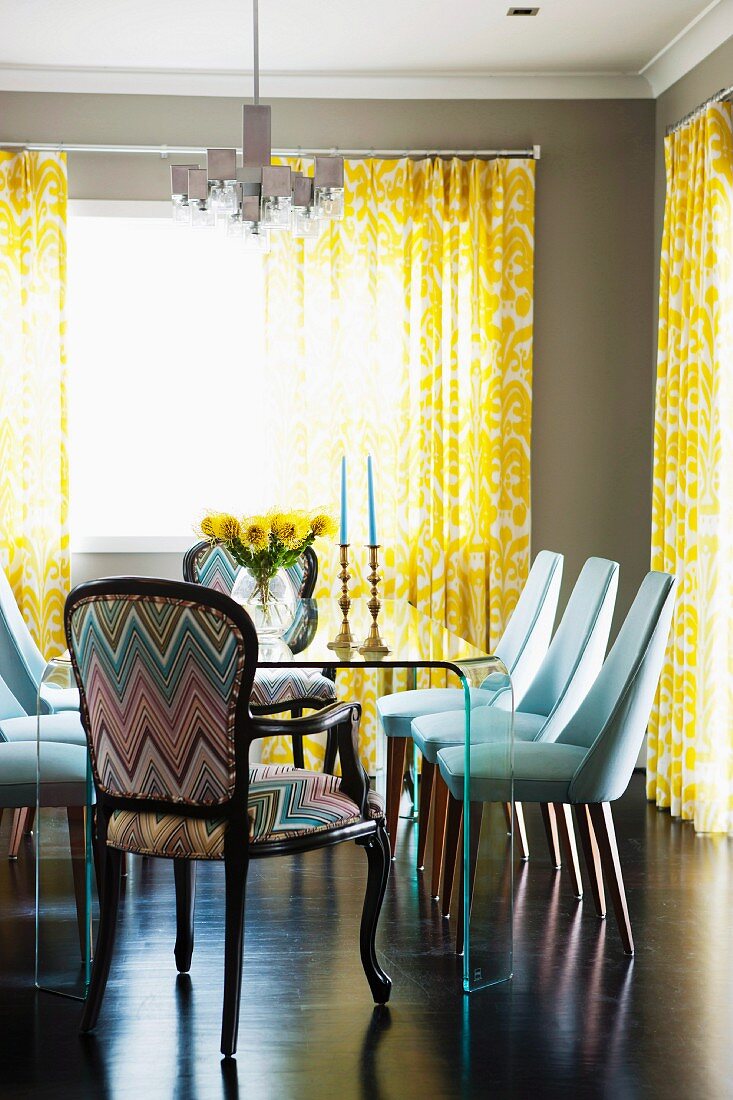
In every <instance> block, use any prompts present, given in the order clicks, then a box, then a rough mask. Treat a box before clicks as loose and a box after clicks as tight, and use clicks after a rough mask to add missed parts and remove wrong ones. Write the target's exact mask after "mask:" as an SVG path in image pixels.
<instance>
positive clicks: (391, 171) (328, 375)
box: [263, 159, 535, 769]
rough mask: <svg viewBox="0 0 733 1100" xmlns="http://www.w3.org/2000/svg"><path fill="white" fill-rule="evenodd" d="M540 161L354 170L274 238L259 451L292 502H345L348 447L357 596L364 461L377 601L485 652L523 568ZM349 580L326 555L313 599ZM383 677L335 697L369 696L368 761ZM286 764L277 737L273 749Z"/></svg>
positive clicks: (350, 680) (346, 687)
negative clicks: (306, 238) (340, 577)
mask: <svg viewBox="0 0 733 1100" xmlns="http://www.w3.org/2000/svg"><path fill="white" fill-rule="evenodd" d="M289 163H291V164H292V165H293V167H296V168H302V167H303V166H302V165H301V164H300V163H299V162H297V161H290V162H289ZM534 167H535V166H534V162H533V161H531V160H494V161H490V162H487V161H483V160H469V161H463V160H458V159H453V160H441V159H426V160H420V161H414V160H409V159H400V160H358V161H357V160H354V161H347V163H346V215H345V218H344V220H343V222H341V223H337V224H334V225H332V226H330V227H329V228H328V229H327V230H326V231H324V232H323V233H322V235H321V237H320V238H319V240H318V241H317V242H313V243H311V242H309V243H307V244H305V245H304V244H303V243H302V242H294V241H292V240H291V238H290V237H289V235H286V234H274V233H273V234H272V240H273V250H272V252H271V254H270V257H269V260H268V269H267V280H266V311H267V316H266V341H267V369H268V372H269V382H270V398H271V401H272V407H271V409H270V412H269V415H270V416H271V418H272V422H273V423H277V424H278V426H279V427H278V446H277V448H273V452H272V453H271V454H269V455H268V456H266V457H265V458H264V460H265V461H268V462H275V463H277V478H276V482H277V484H278V486H279V497H280V500H281V501H282V502H283V503H284V504H287V505H294V506H304V507H305V506H309V507H313V506H316V505H318V504H321V503H329V502H334V501H337V500H338V477H339V463H340V459H341V455H342V454H346V456H347V458H348V462H349V503H350V516H351V524H350V541H351V544H352V557H353V558H354V559H355V561H354V570H355V572H356V574H357V575H356V578H355V585H354V594H355V595H363V594H365V593H366V585H365V584H364V579H363V578H364V576H365V574H366V573H367V569H366V568H365V566H366V561H365V551H364V550H363V544H364V543H365V542H366V541H367V540H366V535H367V531H366V471H365V466H366V456H367V454H369V453H371V454H372V455H373V456H374V461H375V466H376V484H377V497H378V500H377V511H378V520H379V531H378V534H379V540H380V542H381V544H382V546H383V547H384V550H383V554H384V567H383V572H384V578H385V583H384V590H383V592H384V595H385V596H386V597H400V598H403V599H405V598H409V599H410V600H411V601H412V602H413V603H414V604H415V605H416V606H417V607H418V608H419V609H420V610H422V611H424V612H425V613H426V614H428V615H430V616H432V617H433V618H435V619H437V620H439V621H441V622H444V623H445V624H446V625H447V626H448V627H449V628H450V629H451V630H453V631H455V632H456V633H458V634H460V635H462V636H463V637H465V638H467V639H469V640H470V641H472V642H474V643H476V644H478V645H480V646H486V647H488V648H489V649H490V648H491V647H492V646H493V645H495V644H496V641H497V639H498V638H499V637H500V635H501V632H502V630H503V627H504V624H505V622H506V620H507V617H508V615H509V614H510V612H511V610H512V608H513V607H514V604H515V602H516V600H517V596H518V593H519V591H520V588H521V585H522V583H523V581H524V578H525V577H526V574H527V570H528V565H529V552H530V547H529V536H530V427H531V408H532V399H531V387H532V308H533V295H532V289H533V260H534ZM263 457H264V456H263ZM337 570H338V564H337V552H336V550H335V548H331V550H330V552H329V551H326V552H325V553H324V552H321V572H320V577H319V588H318V592H317V594H318V595H330V594H333V593H335V592H336V590H337V582H336V574H337ZM393 682H394V686H395V687H396V686H399V685H404V682H405V680H404V675H402V676H399V677H398V676H397V675H395V677H394V681H393ZM384 686H385V678H384V674H382V675H381V676H380V675H379V674H374V673H358V674H357V673H354V674H348V675H346V674H344V675H341V676H340V694H341V696H342V697H351V698H359V699H360V700H361V702H362V704H363V705H364V719H363V722H362V751H363V755H364V757H365V759H366V760H367V761H368V763H369V766H370V768H372V769H373V768H374V767H375V765H376V763H377V748H378V746H377V719H376V711H375V700H376V695H377V692H378V691H379V690H382V689H383V688H384ZM288 754H289V748H288V745H287V743H286V741H285V740H284V739H283V740H280V741H278V742H275V743H270V744H269V746H267V748H266V758H268V759H271V760H277V761H283V760H285V759H288V758H289V756H288ZM315 761H316V758H315V757H312V758H311V763H315Z"/></svg>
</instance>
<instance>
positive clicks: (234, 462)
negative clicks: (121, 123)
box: [67, 202, 272, 549]
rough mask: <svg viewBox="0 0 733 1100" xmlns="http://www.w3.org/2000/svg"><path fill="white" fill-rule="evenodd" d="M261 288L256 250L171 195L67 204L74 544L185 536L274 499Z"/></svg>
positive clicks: (86, 545) (186, 538) (158, 544)
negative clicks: (205, 519)
mask: <svg viewBox="0 0 733 1100" xmlns="http://www.w3.org/2000/svg"><path fill="white" fill-rule="evenodd" d="M263 293H264V280H263V268H262V259H261V257H259V256H257V255H251V254H248V253H245V252H243V251H242V250H241V248H238V247H237V245H236V242H232V241H229V240H227V239H226V237H225V236H224V235H223V234H222V235H220V234H219V233H218V232H201V233H197V232H192V231H190V230H186V229H180V228H177V227H175V226H174V225H173V224H172V222H171V220H170V215H169V212H168V204H167V203H131V202H120V203H110V202H103V203H102V202H96V203H70V210H69V225H68V300H67V318H68V360H69V447H70V454H69V462H70V484H71V516H70V524H71V535H72V546H73V547H74V548H76V549H82V548H87V549H95V548H100V547H99V546H96V547H95V546H93V545H92V543H94V542H95V541H98V540H99V539H106V540H110V539H112V540H114V541H115V542H116V541H117V540H118V539H120V538H128V539H129V538H133V539H139V538H140V537H141V536H142V537H143V538H144V539H145V537H147V538H149V539H151V540H154V544H155V545H156V547H158V548H160V547H161V546H162V545H163V544H164V543H162V542H161V539H165V537H166V536H168V540H170V537H171V536H177V537H182V539H183V542H189V543H190V541H191V532H192V526H193V524H194V522H195V520H196V519H197V517H198V515H199V514H200V513H201V512H202V511H203V510H204V509H205V508H217V507H231V506H232V502H233V501H236V502H238V507H239V508H240V510H241V511H243V512H245V511H250V510H252V511H255V510H258V509H260V508H263V507H265V506H266V505H268V504H269V503H270V502H271V498H272V486H271V485H270V484H269V481H268V463H267V462H266V461H263V454H264V453H265V449H266V446H267V436H268V435H269V432H268V431H267V418H266V417H264V416H263V415H262V404H263V399H264V396H265V390H264V387H265V372H264V355H263V351H264V323H263V318H264V304H263ZM143 545H144V543H143ZM125 548H126V547H125V546H123V545H121V544H120V545H119V549H125ZM127 548H130V547H127ZM168 548H169V549H174V548H176V547H174V546H172V545H168Z"/></svg>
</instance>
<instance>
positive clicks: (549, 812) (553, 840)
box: [540, 802, 562, 871]
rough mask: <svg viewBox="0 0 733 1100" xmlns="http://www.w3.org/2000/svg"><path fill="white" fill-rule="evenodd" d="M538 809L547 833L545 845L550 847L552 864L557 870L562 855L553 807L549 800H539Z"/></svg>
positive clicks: (560, 864) (560, 863) (559, 866)
mask: <svg viewBox="0 0 733 1100" xmlns="http://www.w3.org/2000/svg"><path fill="white" fill-rule="evenodd" d="M540 810H541V812H542V823H543V824H544V826H545V834H546V835H547V846H548V848H549V849H550V859H551V860H552V866H553V867H554V868H555V870H556V871H559V870H560V868H561V867H562V856H561V854H560V837H559V835H558V832H557V817H556V816H555V809H554V806H553V805H552V803H551V802H541V803H540Z"/></svg>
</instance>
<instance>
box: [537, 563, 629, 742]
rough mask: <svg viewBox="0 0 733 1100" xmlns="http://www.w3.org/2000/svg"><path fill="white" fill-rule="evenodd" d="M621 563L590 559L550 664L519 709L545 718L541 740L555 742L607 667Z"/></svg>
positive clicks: (547, 658)
mask: <svg viewBox="0 0 733 1100" xmlns="http://www.w3.org/2000/svg"><path fill="white" fill-rule="evenodd" d="M618 572H619V570H618V563H617V562H615V561H608V560H607V559H606V558H588V560H587V562H586V563H585V565H584V566H583V568H582V569H581V571H580V575H579V577H578V579H577V581H576V582H575V586H574V588H573V591H572V592H571V593H570V599H569V600H568V603H567V607H566V608H565V611H564V613H563V617H562V619H561V620H560V625H559V626H558V628H557V630H556V631H555V636H554V638H553V639H552V641H551V642H550V648H549V649H548V650H547V653H546V654H545V659H544V661H543V662H542V664H541V665H540V668H539V670H538V672H537V675H536V676H535V678H534V680H533V681H532V684H531V686H530V688H529V690H528V691H527V694H526V695H525V697H524V699H523V701H522V703H521V704H520V706H519V708H518V709H519V710H525V711H529V712H531V713H533V714H544V715H545V716H546V717H547V719H548V721H547V722H546V723H545V724H544V725H543V727H542V731H541V734H540V736H539V738H538V740H542V741H554V740H555V738H556V737H557V735H558V734H559V733H560V731H561V730H562V729H563V728H564V726H565V724H566V723H567V721H568V719H569V718H570V717H571V715H573V714H574V713H575V711H576V710H577V709H578V707H579V706H580V704H581V703H582V701H583V699H584V698H585V696H586V695H587V693H588V690H589V688H590V686H591V684H592V683H593V681H594V680H595V678H596V676H597V675H598V672H599V670H600V668H601V665H602V664H603V658H604V656H605V654H606V646H607V645H608V635H609V634H610V632H611V620H612V619H613V609H614V606H615V604H616V590H617V588H618Z"/></svg>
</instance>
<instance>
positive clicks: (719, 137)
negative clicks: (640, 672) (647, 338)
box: [647, 103, 733, 832]
mask: <svg viewBox="0 0 733 1100" xmlns="http://www.w3.org/2000/svg"><path fill="white" fill-rule="evenodd" d="M665 157H666V167H667V196H666V203H665V214H664V237H663V242H662V259H661V277H660V291H659V353H658V363H657V396H656V414H655V427H654V496H653V516H652V568H653V569H664V570H669V571H670V572H672V573H676V574H677V575H678V576H679V577H680V580H681V585H680V595H679V599H678V602H677V608H676V611H675V618H674V625H673V628H672V636H671V641H670V647H669V650H668V653H667V659H666V662H665V666H664V671H663V673H662V679H661V683H660V688H659V692H658V695H657V701H656V705H655V709H654V713H653V715H652V720H651V723H650V726H649V748H648V760H647V769H648V771H647V777H648V778H647V794H648V797H649V799H650V800H652V801H655V802H656V804H657V806H659V807H660V808H666V809H670V810H671V811H672V813H673V814H674V815H675V816H676V817H682V818H684V819H686V820H691V821H693V822H694V826H695V829H696V830H698V831H700V832H730V831H731V827H732V826H733V815H732V811H733V756H732V752H733V341H732V339H731V326H732V325H733V286H732V285H731V279H732V277H733V268H732V266H731V250H732V249H733V131H732V127H731V105H730V104H729V103H718V104H715V105H713V106H711V107H709V108H708V109H707V110H706V111H705V112H704V113H703V114H702V115H701V116H699V117H698V118H696V119H694V120H693V121H692V122H690V123H688V124H687V125H686V126H684V127H682V128H681V129H679V130H678V131H677V132H675V133H673V134H671V135H670V136H669V137H667V139H666V144H665Z"/></svg>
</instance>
